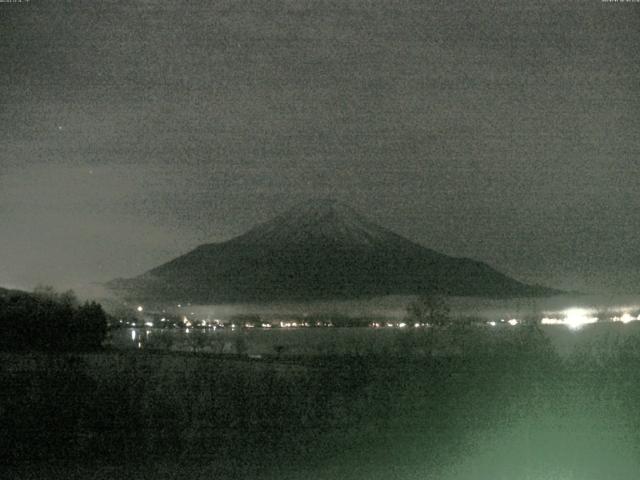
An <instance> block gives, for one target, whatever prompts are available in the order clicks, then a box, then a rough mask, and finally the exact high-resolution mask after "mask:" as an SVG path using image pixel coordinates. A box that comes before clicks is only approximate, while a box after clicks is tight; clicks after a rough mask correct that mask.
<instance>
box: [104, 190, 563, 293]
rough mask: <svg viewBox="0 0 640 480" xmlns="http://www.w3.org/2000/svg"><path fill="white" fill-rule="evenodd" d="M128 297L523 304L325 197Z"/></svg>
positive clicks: (511, 287)
mask: <svg viewBox="0 0 640 480" xmlns="http://www.w3.org/2000/svg"><path fill="white" fill-rule="evenodd" d="M109 288H111V289H112V290H114V291H116V292H121V294H123V295H125V296H126V297H128V298H136V299H138V300H141V299H154V300H164V301H167V300H183V301H184V300H185V299H189V301H192V302H196V303H208V302H223V301H231V302H237V301H240V302H246V301H279V300H284V299H304V300H314V299H330V298H356V297H362V296H371V295H391V294H396V295H401V294H418V293H424V292H430V291H438V292H445V293H447V294H450V295H462V296H465V295H479V296H519V295H522V296H530V295H547V294H550V293H555V292H553V291H551V290H549V289H545V288H542V287H535V286H530V285H526V284H523V283H521V282H518V281H517V280H513V279H511V278H509V277H507V276H506V275H504V274H502V273H500V272H498V271H496V270H494V269H493V268H491V267H489V266H488V265H486V264H483V263H482V262H477V261H473V260H469V259H464V258H453V257H448V256H446V255H443V254H441V253H438V252H435V251H433V250H430V249H428V248H425V247H423V246H422V245H419V244H417V243H415V242H412V241H411V240H408V239H406V238H403V237H402V236H400V235H397V234H395V233H393V232H391V231H390V230H387V229H386V228H383V227H381V226H378V225H376V224H375V223H373V222H371V221H369V220H368V219H367V218H366V217H364V216H362V215H360V214H359V213H357V212H356V211H355V210H354V209H352V208H351V207H349V206H347V205H343V204H342V203H340V202H338V201H336V200H333V199H327V198H321V199H314V200H309V201H307V202H304V203H299V204H297V205H295V206H293V207H292V208H290V209H289V210H287V211H286V212H284V213H283V214H281V215H279V216H277V217H275V218H274V219H272V220H270V221H268V222H266V223H263V224H261V225H258V226H256V227H254V228H253V229H251V230H249V231H248V232H246V233H245V234H243V235H240V236H239V237H236V238H233V239H231V240H228V241H226V242H223V243H211V244H207V245H201V246H200V247H197V248H196V249H194V250H192V251H191V252H188V253H186V254H184V255H182V256H180V257H178V258H175V259H173V260H171V261H170V262H167V263H165V264H164V265H160V266H158V267H156V268H154V269H153V270H150V271H148V272H146V273H144V274H142V275H140V276H138V277H136V278H132V279H121V280H118V281H113V282H110V284H109Z"/></svg>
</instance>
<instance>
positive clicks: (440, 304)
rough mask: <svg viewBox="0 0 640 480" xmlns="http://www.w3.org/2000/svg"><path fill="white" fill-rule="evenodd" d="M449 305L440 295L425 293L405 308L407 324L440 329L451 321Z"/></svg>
mask: <svg viewBox="0 0 640 480" xmlns="http://www.w3.org/2000/svg"><path fill="white" fill-rule="evenodd" d="M449 312H450V309H449V305H447V302H446V300H445V299H444V297H443V296H442V295H438V294H435V293H426V294H423V295H420V296H419V297H418V298H416V299H415V300H414V301H413V302H411V303H410V304H409V305H408V306H407V322H409V323H410V324H414V323H423V324H429V325H431V326H436V327H442V326H445V325H448V324H449V323H450V321H451V318H450V316H449Z"/></svg>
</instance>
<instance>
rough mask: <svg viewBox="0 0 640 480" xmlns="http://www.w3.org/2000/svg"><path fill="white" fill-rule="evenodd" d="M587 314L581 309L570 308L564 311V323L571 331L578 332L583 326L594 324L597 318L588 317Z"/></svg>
mask: <svg viewBox="0 0 640 480" xmlns="http://www.w3.org/2000/svg"><path fill="white" fill-rule="evenodd" d="M588 314H589V312H588V311H587V310H585V309H583V308H571V309H569V310H566V311H565V319H564V323H565V325H567V326H568V327H569V328H571V329H573V330H578V329H579V328H581V327H582V326H583V325H586V324H589V323H595V322H597V321H598V318H597V317H590V316H588Z"/></svg>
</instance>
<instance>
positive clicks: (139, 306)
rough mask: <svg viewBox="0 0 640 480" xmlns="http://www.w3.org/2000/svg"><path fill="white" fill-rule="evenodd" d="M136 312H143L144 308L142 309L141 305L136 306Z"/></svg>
mask: <svg viewBox="0 0 640 480" xmlns="http://www.w3.org/2000/svg"><path fill="white" fill-rule="evenodd" d="M136 310H138V311H139V312H141V311H143V310H144V308H142V305H138V308H136Z"/></svg>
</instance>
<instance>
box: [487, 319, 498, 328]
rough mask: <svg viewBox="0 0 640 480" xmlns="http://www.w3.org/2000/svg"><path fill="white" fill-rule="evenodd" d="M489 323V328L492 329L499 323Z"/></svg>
mask: <svg viewBox="0 0 640 480" xmlns="http://www.w3.org/2000/svg"><path fill="white" fill-rule="evenodd" d="M488 323H489V326H491V327H495V326H496V325H497V323H496V322H494V321H493V320H492V321H490V322H488Z"/></svg>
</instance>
